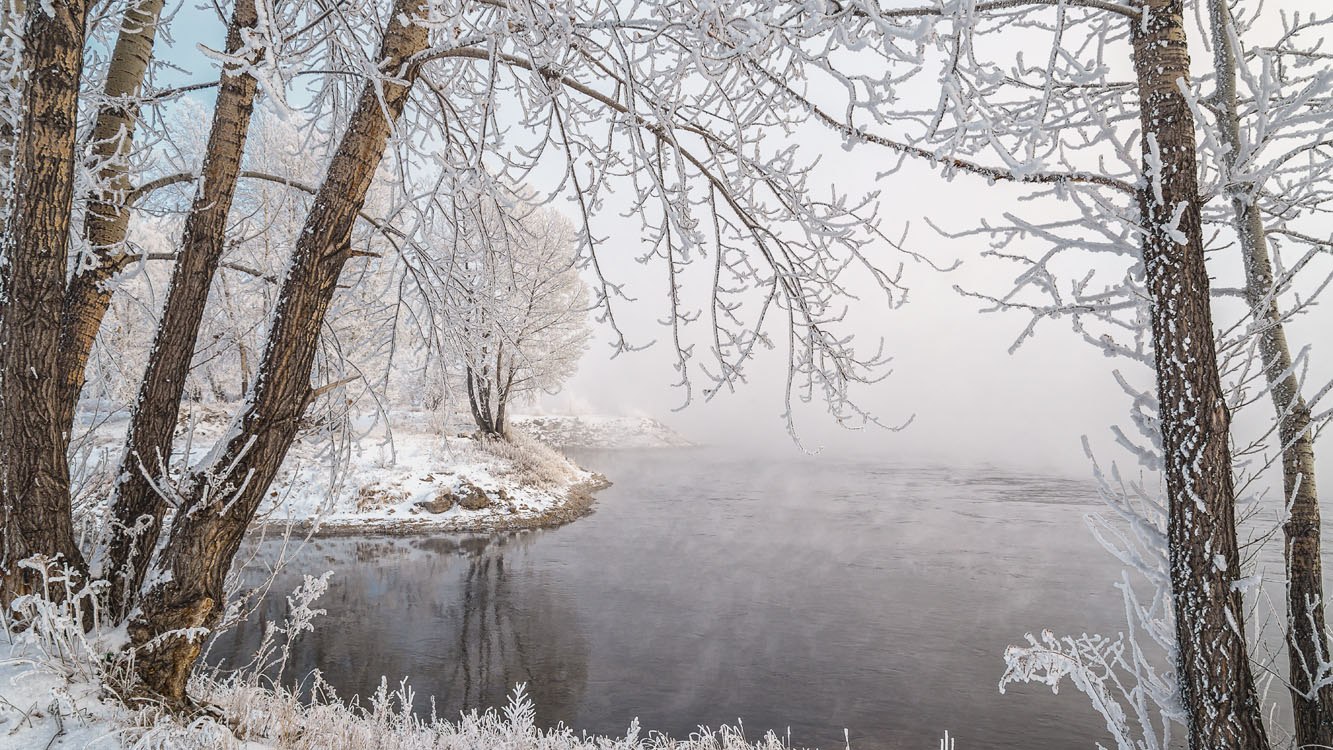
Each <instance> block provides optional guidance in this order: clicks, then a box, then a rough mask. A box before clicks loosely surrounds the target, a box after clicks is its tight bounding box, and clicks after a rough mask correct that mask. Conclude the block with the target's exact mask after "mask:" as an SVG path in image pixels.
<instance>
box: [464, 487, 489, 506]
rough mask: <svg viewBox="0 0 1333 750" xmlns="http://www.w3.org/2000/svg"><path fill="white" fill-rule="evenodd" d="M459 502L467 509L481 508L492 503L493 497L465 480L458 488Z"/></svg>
mask: <svg viewBox="0 0 1333 750" xmlns="http://www.w3.org/2000/svg"><path fill="white" fill-rule="evenodd" d="M458 504H459V505H461V506H463V508H464V509H466V510H481V509H482V508H488V507H490V505H491V498H490V497H488V496H487V495H486V491H485V490H483V489H482V488H480V487H478V486H477V485H475V484H473V483H471V482H464V483H463V486H462V487H459V488H458Z"/></svg>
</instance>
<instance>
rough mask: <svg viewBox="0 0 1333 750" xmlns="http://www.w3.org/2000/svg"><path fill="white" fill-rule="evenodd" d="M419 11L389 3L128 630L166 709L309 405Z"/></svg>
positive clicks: (421, 32)
mask: <svg viewBox="0 0 1333 750" xmlns="http://www.w3.org/2000/svg"><path fill="white" fill-rule="evenodd" d="M423 10H424V0H398V2H397V3H396V4H395V8H394V13H393V16H392V20H391V21H390V22H389V24H388V27H387V28H386V29H385V32H384V38H383V41H382V42H381V46H380V52H379V55H378V56H377V58H376V59H378V60H382V61H384V62H383V64H382V69H383V70H384V71H386V72H387V73H388V75H390V76H394V78H392V79H388V80H382V81H380V82H379V84H380V85H379V86H378V87H377V86H376V85H375V83H374V82H369V83H367V85H366V87H365V88H364V89H363V91H362V94H361V97H360V99H359V100H358V101H357V107H356V110H355V112H354V113H353V115H352V118H351V121H350V122H349V124H348V126H347V130H346V132H345V133H344V134H343V138H342V141H341V143H340V144H339V146H338V150H337V152H336V153H335V154H334V157H333V160H332V162H331V163H330V165H329V170H328V173H327V175H326V177H325V179H324V182H323V184H322V185H321V186H320V190H319V194H318V195H317V196H316V198H315V201H314V204H313V207H312V208H311V211H310V214H309V215H308V216H307V218H306V222H305V226H304V228H303V229H302V231H301V235H300V238H299V239H298V240H297V244H296V248H295V249H294V250H293V253H292V260H291V264H290V267H289V269H288V272H287V276H286V278H285V279H284V280H283V284H282V289H281V291H280V295H279V299H278V306H277V310H276V311H275V313H274V317H273V323H272V325H271V327H270V329H269V333H268V338H267V342H266V344H265V348H264V355H263V358H262V360H261V364H260V369H259V375H258V377H257V378H256V383H255V386H254V388H253V390H252V391H251V393H250V398H249V400H248V406H247V407H246V409H245V411H244V412H243V413H242V414H240V415H239V416H238V418H237V420H236V422H235V424H234V427H233V429H232V431H231V434H230V435H228V436H227V437H226V438H224V441H225V442H223V443H221V444H219V445H218V446H217V447H216V448H215V449H214V451H213V455H212V456H211V457H210V459H208V460H207V461H206V463H205V464H204V465H203V466H202V468H201V470H200V471H199V472H198V473H197V475H196V476H197V479H195V481H194V486H193V488H192V489H191V492H190V494H189V495H188V496H187V498H186V499H185V503H184V505H183V507H182V508H181V509H180V510H178V511H177V513H176V516H175V517H174V518H173V520H172V524H171V536H170V539H169V541H168V544H167V547H166V549H165V550H164V552H163V555H162V557H161V560H160V561H159V562H158V563H157V564H158V565H159V566H160V567H161V568H162V570H163V572H164V573H167V577H166V579H165V580H164V582H162V583H159V584H157V585H155V586H154V587H152V588H151V589H150V590H149V591H148V592H147V593H146V594H145V595H144V598H143V601H142V613H141V615H140V616H139V617H137V618H135V620H134V621H133V622H132V623H131V625H130V634H131V637H132V639H133V642H134V644H135V645H136V646H137V647H138V648H139V652H138V655H137V661H136V666H137V669H138V672H139V675H140V677H141V678H142V679H143V680H144V683H145V684H146V685H147V687H148V688H150V689H151V690H153V691H154V692H156V693H157V694H159V695H161V696H162V697H164V698H166V699H167V700H169V701H183V700H185V682H186V679H187V678H188V676H189V672H190V668H191V667H192V666H193V664H194V661H195V659H196V658H198V655H199V652H200V650H201V648H202V646H203V638H202V635H203V632H202V631H199V630H190V629H192V628H205V629H206V628H211V627H213V626H214V625H215V624H216V623H217V621H218V618H219V617H220V616H221V614H222V608H223V606H224V601H223V599H224V596H225V594H224V591H223V581H224V578H225V577H226V574H227V571H228V569H229V568H230V567H231V563H232V558H233V557H234V556H235V554H236V550H237V549H238V547H239V546H240V543H241V539H242V537H243V536H244V534H245V530H246V528H247V527H248V526H249V524H250V521H251V519H252V518H253V517H254V514H255V511H256V510H257V509H258V507H259V503H260V501H261V500H262V499H263V497H264V495H265V493H266V492H267V490H268V486H269V484H270V483H271V482H272V480H273V477H274V476H275V475H276V473H277V471H278V468H279V466H280V465H281V463H282V460H283V458H284V457H285V455H286V453H287V450H288V448H289V447H290V446H291V443H292V440H293V439H294V438H295V436H296V431H297V428H298V424H299V421H300V418H301V416H302V413H303V412H304V411H305V408H306V406H307V405H308V404H309V401H310V400H311V398H312V394H313V390H312V388H311V386H310V372H311V368H312V366H313V364H314V359H315V354H316V351H317V349H318V342H319V332H320V329H321V327H322V326H323V323H324V317H325V314H326V313H327V311H328V307H329V303H330V301H331V300H332V298H333V295H334V292H335V291H336V287H337V281H338V276H339V274H340V273H341V271H342V267H343V265H344V264H345V263H346V261H347V259H348V258H349V257H351V246H350V242H349V240H350V236H351V230H352V227H353V224H354V222H355V221H356V217H357V213H358V212H359V211H360V209H361V207H362V205H363V204H364V202H365V197H366V191H367V190H368V189H369V187H370V183H371V180H372V178H373V177H374V173H375V169H376V168H377V167H378V165H379V162H380V160H381V159H382V158H383V155H384V149H385V147H386V144H387V141H388V137H389V131H390V128H391V125H392V123H393V122H394V121H396V120H397V118H398V116H399V115H401V114H402V111H403V108H404V106H405V105H406V102H407V99H408V96H409V94H410V92H411V85H412V83H413V81H414V80H415V79H416V75H417V68H416V66H415V65H413V64H410V62H409V61H410V59H411V58H412V57H413V56H414V55H416V54H418V53H420V52H421V51H422V50H424V49H425V48H426V43H427V32H426V28H425V27H424V26H421V25H418V24H416V23H414V22H413V21H414V19H417V18H419V17H420V15H421V14H422V12H423ZM405 21H406V23H404V22H405ZM377 89H378V91H380V92H382V97H381V96H380V95H379V94H377Z"/></svg>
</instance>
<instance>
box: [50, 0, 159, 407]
mask: <svg viewBox="0 0 1333 750" xmlns="http://www.w3.org/2000/svg"><path fill="white" fill-rule="evenodd" d="M163 1H164V0H140V1H139V2H137V3H135V4H133V5H131V6H130V7H129V8H128V9H127V10H126V11H125V18H124V19H123V20H122V21H121V25H120V32H119V34H118V35H117V37H116V46H115V48H114V50H113V51H112V53H111V60H110V62H109V63H108V68H107V77H106V85H105V88H104V91H103V93H104V95H105V97H106V103H105V104H104V105H103V106H102V108H101V110H100V111H98V113H97V120H96V122H95V123H94V125H93V134H92V142H91V150H92V163H93V164H95V165H96V166H97V170H98V173H97V178H98V183H99V188H100V189H98V190H96V191H95V192H94V193H93V194H92V195H89V196H88V198H87V201H88V213H87V215H86V216H85V218H84V224H83V239H84V241H86V242H87V243H88V247H89V249H90V250H91V252H92V254H93V258H94V259H95V261H94V262H95V265H92V266H91V267H86V268H75V269H73V270H74V274H73V278H72V279H70V282H69V288H68V290H67V291H66V293H65V301H64V312H63V313H62V321H61V331H60V365H59V367H60V390H61V409H62V412H61V419H62V420H63V422H65V423H67V424H69V425H72V424H73V420H74V410H75V407H76V406H77V404H78V401H79V392H80V391H81V390H83V379H84V369H85V368H86V367H87V365H88V355H89V353H90V352H91V351H92V348H93V341H94V340H96V338H97V331H98V329H99V328H101V326H102V318H103V316H105V315H106V310H107V307H108V306H109V305H110V304H111V288H110V287H109V286H108V285H107V282H108V281H109V280H110V279H111V277H112V276H113V275H114V274H115V273H116V272H117V271H119V270H120V268H121V267H122V266H123V265H124V262H125V261H124V256H125V253H124V243H125V234H126V232H127V231H128V229H129V222H130V211H129V206H128V205H127V204H126V197H127V196H128V195H129V193H130V190H131V189H132V188H133V186H132V185H131V184H130V178H129V163H128V161H127V159H128V155H129V151H130V146H131V144H132V143H133V141H134V130H135V126H136V125H137V124H138V117H139V107H138V103H137V101H136V97H137V96H138V95H139V91H140V89H141V88H142V87H143V82H144V75H145V74H146V73H147V71H148V62H149V60H151V59H152V57H153V41H154V40H155V39H156V37H157V23H158V19H159V17H160V16H161V14H162V5H163Z"/></svg>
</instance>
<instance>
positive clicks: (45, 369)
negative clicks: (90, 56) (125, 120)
mask: <svg viewBox="0 0 1333 750" xmlns="http://www.w3.org/2000/svg"><path fill="white" fill-rule="evenodd" d="M86 11H87V8H86V6H85V5H84V2H83V0H52V2H47V3H36V4H33V5H32V6H30V7H29V8H28V12H27V16H26V19H25V27H24V33H23V38H24V50H23V70H24V72H25V73H26V82H25V85H24V87H23V95H22V99H21V101H22V104H23V109H22V113H23V119H22V122H21V124H20V126H19V132H18V137H17V138H16V140H15V152H14V157H15V164H14V182H13V186H12V190H11V191H10V193H9V195H10V198H9V199H10V201H11V204H10V205H11V206H12V210H11V212H10V225H9V227H8V231H6V232H5V234H4V237H3V244H2V245H0V251H2V252H3V263H4V272H3V274H0V285H3V295H0V300H2V301H0V501H2V504H3V508H4V514H5V517H4V521H5V526H4V539H3V550H0V566H3V574H4V584H3V591H0V605H3V606H7V605H8V603H9V601H11V600H12V598H13V597H14V596H15V595H17V594H20V593H24V592H26V591H31V590H32V586H33V585H34V584H35V582H36V581H37V580H39V579H36V578H35V577H34V576H32V575H31V573H28V572H25V571H23V570H21V569H19V568H18V566H17V563H18V562H19V561H20V560H22V559H23V558H26V557H28V556H30V555H34V554H43V555H47V556H49V557H55V556H63V557H64V558H65V560H66V561H67V562H68V563H69V564H71V565H73V566H74V567H75V568H77V569H79V570H80V571H82V570H83V569H84V565H83V557H82V555H81V554H80V553H79V549H78V546H77V545H76V544H75V541H74V531H73V524H72V522H71V519H70V506H69V464H68V462H67V460H66V456H65V452H66V450H67V448H68V446H69V435H68V432H67V425H64V424H61V423H60V420H59V418H58V414H59V412H60V409H59V397H60V393H59V388H58V387H57V377H56V376H57V372H58V370H57V367H58V362H57V351H58V350H59V349H58V344H59V339H60V311H61V304H62V300H63V296H64V290H65V266H66V253H67V250H68V247H69V220H70V204H71V200H72V198H73V195H72V193H73V185H74V159H75V151H76V149H75V142H74V135H75V130H76V119H77V112H78V97H79V80H80V77H81V76H82V74H83V42H84V24H85V18H84V16H85V14H86Z"/></svg>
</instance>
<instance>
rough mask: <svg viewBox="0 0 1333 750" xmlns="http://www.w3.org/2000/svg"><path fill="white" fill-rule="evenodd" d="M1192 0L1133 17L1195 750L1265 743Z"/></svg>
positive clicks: (1149, 267)
mask: <svg viewBox="0 0 1333 750" xmlns="http://www.w3.org/2000/svg"><path fill="white" fill-rule="evenodd" d="M1182 2H1183V0H1144V2H1142V4H1141V5H1140V8H1141V10H1142V12H1143V14H1144V18H1143V20H1142V22H1135V23H1134V24H1133V32H1132V34H1133V46H1134V69H1135V73H1136V75H1137V78H1138V90H1139V98H1140V119H1141V125H1142V128H1143V138H1144V145H1143V168H1144V180H1145V183H1146V184H1145V185H1144V186H1142V187H1141V188H1140V190H1139V199H1138V203H1139V210H1140V213H1141V220H1142V224H1143V230H1144V237H1143V262H1144V267H1145V270H1146V273H1147V279H1148V288H1149V293H1150V304H1151V314H1152V332H1153V343H1154V350H1155V357H1156V369H1157V395H1158V401H1159V403H1160V404H1161V407H1160V408H1161V414H1160V417H1161V425H1162V427H1161V429H1162V448H1163V453H1164V455H1165V464H1166V486H1167V496H1168V497H1167V500H1168V522H1167V526H1168V529H1167V535H1168V543H1169V545H1170V551H1169V562H1170V569H1171V589H1172V597H1173V603H1174V605H1175V615H1176V641H1177V648H1178V652H1177V657H1176V671H1177V674H1178V676H1179V682H1180V691H1181V698H1182V699H1183V701H1184V704H1185V711H1186V719H1187V721H1186V725H1187V727H1188V731H1189V743H1190V747H1191V748H1192V749H1193V750H1224V749H1229V748H1235V750H1262V749H1263V748H1267V747H1268V738H1267V736H1266V735H1265V733H1264V727H1263V722H1262V720H1261V714H1260V706H1259V700H1258V696H1257V695H1256V692H1255V686H1254V678H1253V676H1252V674H1251V673H1250V661H1249V655H1248V653H1247V648H1246V641H1245V632H1244V622H1245V618H1244V612H1243V610H1242V607H1241V594H1240V591H1239V590H1238V589H1237V588H1236V586H1235V582H1236V580H1237V579H1238V578H1239V577H1240V555H1239V552H1238V550H1237V543H1236V523H1235V489H1234V486H1233V478H1232V473H1231V448H1230V442H1229V440H1230V436H1229V432H1228V431H1229V427H1230V415H1229V414H1228V412H1227V407H1226V403H1225V401H1224V399H1223V396H1222V388H1221V383H1220V380H1219V378H1218V373H1217V355H1216V352H1215V351H1214V343H1213V324H1212V314H1211V311H1210V304H1209V303H1210V300H1209V289H1208V271H1207V269H1206V268H1205V266H1204V256H1203V240H1202V235H1201V226H1200V218H1199V195H1198V178H1197V176H1196V173H1195V168H1196V163H1197V154H1196V149H1195V141H1194V120H1193V116H1192V114H1191V112H1190V108H1189V105H1188V103H1187V102H1186V99H1185V96H1184V94H1183V93H1182V91H1181V89H1180V86H1182V85H1184V84H1185V83H1186V82H1188V80H1189V53H1188V50H1187V48H1186V40H1185V27H1184V23H1183V19H1182V17H1181V15H1182Z"/></svg>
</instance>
